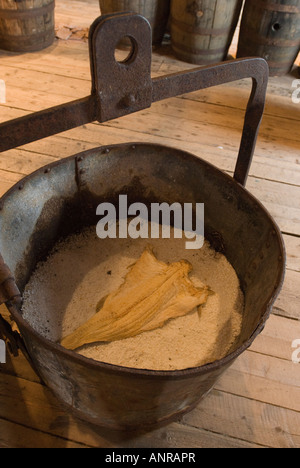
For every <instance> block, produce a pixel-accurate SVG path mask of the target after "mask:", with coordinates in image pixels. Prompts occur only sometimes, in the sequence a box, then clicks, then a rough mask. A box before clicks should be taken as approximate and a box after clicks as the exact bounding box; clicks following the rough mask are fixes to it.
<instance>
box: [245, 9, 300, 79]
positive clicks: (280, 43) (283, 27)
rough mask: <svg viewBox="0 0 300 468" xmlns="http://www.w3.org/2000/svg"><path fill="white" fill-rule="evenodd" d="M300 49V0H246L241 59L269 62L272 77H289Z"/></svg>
mask: <svg viewBox="0 0 300 468" xmlns="http://www.w3.org/2000/svg"><path fill="white" fill-rule="evenodd" d="M299 46H300V0H277V1H275V0H270V1H269V0H246V3H245V8H244V12H243V16H242V22H241V30H240V36H239V42H238V52H237V56H238V57H249V56H259V57H263V58H264V59H266V60H267V62H268V64H269V67H270V75H271V76H280V75H284V74H287V73H288V72H289V71H290V70H291V68H292V66H293V64H294V62H295V60H296V57H297V55H298V50H299Z"/></svg>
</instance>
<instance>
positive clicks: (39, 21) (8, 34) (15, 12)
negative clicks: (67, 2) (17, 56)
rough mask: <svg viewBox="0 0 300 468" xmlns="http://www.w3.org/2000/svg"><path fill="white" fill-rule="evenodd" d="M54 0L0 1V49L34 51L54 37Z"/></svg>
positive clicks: (47, 44)
mask: <svg viewBox="0 0 300 468" xmlns="http://www.w3.org/2000/svg"><path fill="white" fill-rule="evenodd" d="M54 7H55V3H54V0H0V49H5V50H10V51H13V52H33V51H37V50H42V49H44V48H46V47H48V46H50V45H51V44H52V43H53V41H54V37H55V29H54Z"/></svg>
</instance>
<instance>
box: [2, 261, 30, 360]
mask: <svg viewBox="0 0 300 468" xmlns="http://www.w3.org/2000/svg"><path fill="white" fill-rule="evenodd" d="M2 304H6V305H7V306H8V307H16V306H18V305H20V304H21V293H20V291H19V289H18V287H17V285H16V283H15V280H14V277H13V275H12V273H11V271H10V269H9V267H8V266H7V265H6V264H5V263H4V260H3V257H2V255H1V254H0V305H2ZM0 334H1V335H0V337H2V338H4V339H5V341H6V343H7V345H8V348H9V350H10V352H11V353H12V354H13V355H14V356H17V355H18V350H19V349H21V350H22V352H23V354H24V355H25V356H26V357H27V359H28V360H29V361H30V362H31V359H30V358H29V356H28V353H27V351H26V347H25V344H24V342H23V339H22V337H21V335H20V334H19V333H18V332H17V331H13V329H12V327H11V325H10V324H9V323H8V322H7V321H6V320H5V319H4V318H3V317H2V316H1V314H0Z"/></svg>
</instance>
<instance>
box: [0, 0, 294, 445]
mask: <svg viewBox="0 0 300 468" xmlns="http://www.w3.org/2000/svg"><path fill="white" fill-rule="evenodd" d="M99 13H100V12H99V5H98V0H88V1H83V0H81V1H80V0H57V6H56V25H57V29H58V30H59V31H60V35H61V34H62V27H63V26H68V27H69V30H70V31H71V32H72V30H73V35H72V36H71V37H70V38H69V39H68V40H62V39H59V40H58V39H57V40H56V42H55V44H54V45H53V46H52V47H50V48H49V49H47V50H45V51H42V52H38V53H33V54H24V55H19V54H12V53H8V52H4V51H0V79H2V80H4V81H5V82H6V88H7V94H6V104H2V105H0V122H2V121H5V120H8V119H11V118H15V117H19V116H22V115H26V114H28V113H30V112H32V111H37V110H41V109H44V108H47V107H50V106H54V105H56V104H61V103H65V102H68V101H70V100H73V99H76V98H80V97H84V96H86V95H87V94H89V92H90V76H89V58H88V46H87V42H86V40H85V38H84V34H82V35H81V37H80V34H79V36H78V34H77V35H76V34H74V31H75V29H77V30H78V29H80V28H81V29H82V28H83V29H84V28H88V26H89V25H90V24H91V23H92V21H93V20H94V19H95V18H96V17H97V16H99ZM72 28H73V29H72ZM235 43H236V42H235ZM235 43H234V44H235ZM234 44H233V46H232V50H231V53H232V54H233V56H234V53H235V45H234ZM298 62H299V60H298ZM191 67H192V65H189V64H186V63H184V62H180V61H177V60H175V58H174V57H173V55H172V52H171V50H170V47H169V46H168V45H165V46H164V47H162V48H160V49H158V50H156V51H154V53H153V63H152V74H153V76H157V75H163V74H167V73H171V72H174V71H179V70H184V69H188V68H191ZM296 79H300V76H299V75H297V71H296V68H295V69H294V71H293V72H292V73H291V74H290V75H288V76H285V77H282V78H271V79H270V83H269V89H268V97H267V106H266V112H265V116H264V119H263V124H262V128H261V132H260V136H259V139H258V144H257V148H256V153H255V158H254V161H253V165H252V168H251V172H250V177H249V180H248V183H247V188H248V189H249V190H250V191H251V192H252V193H253V194H254V195H255V196H256V197H257V198H258V199H259V200H260V201H261V202H262V203H263V204H264V205H265V206H266V208H267V209H268V210H269V212H270V213H271V214H272V216H273V217H274V219H275V220H276V221H277V223H278V225H279V226H280V229H281V230H282V232H283V235H284V240H285V243H286V249H287V271H286V280H285V283H284V286H283V289H282V292H281V294H280V296H279V298H278V300H277V301H276V304H275V307H274V309H273V313H272V316H271V318H270V319H269V321H268V322H267V326H266V328H265V330H264V332H263V333H262V335H261V336H259V338H257V339H256V341H255V342H254V344H253V346H252V347H251V348H250V350H248V351H246V352H245V353H243V354H242V355H241V356H240V358H239V359H238V360H237V361H236V362H235V364H234V365H233V366H232V367H231V368H230V369H229V370H228V371H227V372H226V373H225V374H224V376H223V377H222V378H221V380H220V381H219V382H218V384H217V385H216V387H215V389H214V390H213V391H212V393H211V394H210V395H209V396H208V397H207V398H206V399H205V400H204V401H203V402H201V403H200V404H199V405H198V407H197V408H196V409H195V410H194V411H192V412H191V413H189V414H187V415H185V416H184V417H182V418H180V419H178V421H176V422H175V423H172V424H170V425H169V426H167V427H165V428H163V429H159V430H156V431H153V432H150V433H146V434H134V435H132V434H131V435H128V434H127V435H126V436H125V435H120V434H115V433H110V432H108V431H103V430H101V429H99V428H95V427H92V426H90V425H88V424H86V423H84V422H82V421H79V420H78V419H77V418H76V417H74V416H73V415H72V414H70V413H66V412H65V410H64V408H63V407H62V406H61V404H60V403H59V402H58V401H57V400H56V399H55V398H54V397H53V396H52V394H51V393H50V391H49V390H48V389H47V388H45V387H44V386H43V385H42V384H41V382H40V380H39V378H38V377H37V375H36V374H35V373H34V372H33V371H32V370H31V368H30V366H29V365H28V363H27V361H26V360H25V358H24V357H23V356H22V355H20V356H19V357H17V358H12V357H11V356H8V360H7V363H6V364H0V447H9V448H15V447H26V448H30V447H34V448H44V447H52V448H54V447H55V448H73V447H106V448H112V447H130V448H133V447H151V448H162V447H169V448H176V447H178V448H200V447H213V448H223V447H225V448H242V447H243V448H260V447H261V448H263V447H274V448H296V447H297V448H299V447H300V364H295V363H293V362H292V353H293V351H295V350H294V349H293V348H292V343H293V342H294V340H296V339H300V309H299V298H300V249H299V247H300V132H299V128H300V104H296V103H293V101H292V92H293V91H295V88H293V82H294V80H296ZM249 89H250V88H249V82H248V80H245V81H241V82H237V83H232V84H227V85H222V86H219V87H218V88H211V89H207V90H205V91H201V92H197V93H193V94H191V95H188V96H182V97H178V98H175V99H170V100H168V101H165V102H162V103H158V104H155V105H153V107H152V108H151V109H149V110H146V111H143V112H141V113H139V114H136V115H132V116H128V117H126V118H122V119H119V120H117V121H113V122H108V123H106V124H105V125H99V124H90V125H86V126H83V127H80V128H78V129H75V130H71V131H68V132H65V133H64V134H61V135H58V136H55V137H51V138H47V139H45V140H43V141H40V142H36V143H32V144H30V145H26V146H24V147H22V148H18V149H14V150H11V151H7V152H6V153H2V154H0V194H3V193H5V192H6V191H7V189H8V188H9V187H11V186H12V185H13V184H14V183H16V182H17V181H18V180H19V179H21V178H22V177H23V176H24V175H26V174H29V173H31V172H32V171H33V170H35V169H37V168H39V167H41V166H43V165H45V164H48V163H50V162H52V161H55V160H57V159H60V158H62V157H65V156H69V155H72V154H75V153H78V152H80V151H82V150H86V149H89V148H92V147H95V146H99V145H106V144H113V143H116V142H119V143H120V142H128V141H150V142H156V143H162V144H167V145H170V146H174V147H178V148H182V149H185V150H188V151H190V152H192V153H194V154H197V155H199V156H201V157H202V158H204V159H206V160H208V161H209V162H211V163H213V164H215V165H216V166H218V167H219V168H220V169H222V170H224V171H226V172H228V173H230V174H232V171H233V168H234V163H235V159H236V156H237V149H238V145H239V140H240V135H241V129H242V119H243V115H244V109H245V105H246V102H247V99H248V96H249ZM0 310H1V313H2V314H3V315H4V316H5V317H7V313H6V310H5V308H4V307H3V306H2V307H1V309H0ZM298 356H299V357H300V352H299V354H298Z"/></svg>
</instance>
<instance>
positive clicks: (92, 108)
mask: <svg viewBox="0 0 300 468" xmlns="http://www.w3.org/2000/svg"><path fill="white" fill-rule="evenodd" d="M124 37H129V38H130V40H131V46H132V48H131V52H130V54H129V56H128V58H127V59H126V60H125V61H123V62H118V61H117V60H116V59H115V50H116V47H117V45H118V43H119V41H120V40H121V39H122V38H124ZM103 44H105V47H103ZM89 47H90V65H91V75H92V91H91V95H90V96H87V97H85V98H83V99H79V100H77V101H73V102H70V103H67V104H62V105H61V106H57V107H53V108H51V109H47V110H44V111H41V112H37V113H34V114H32V115H28V116H25V117H22V118H20V119H15V120H12V121H10V122H5V123H2V124H0V152H2V151H6V150H8V149H11V148H15V147H18V146H21V145H24V144H27V143H30V142H33V141H36V140H39V139H42V138H45V137H48V136H51V135H55V134H57V133H61V132H64V131H66V130H69V129H71V128H75V127H78V126H80V125H83V124H86V123H90V122H94V121H98V122H100V123H102V122H106V121H108V120H112V119H115V118H118V117H121V116H124V115H128V114H131V113H133V112H137V111H139V110H142V109H146V108H148V107H151V104H152V103H153V102H156V101H159V100H162V99H166V98H170V97H175V96H179V95H182V94H186V93H190V92H193V91H197V90H200V89H205V88H208V87H212V86H217V85H220V84H222V83H228V82H232V81H237V80H241V79H243V78H252V81H253V85H252V92H251V96H250V99H249V103H248V106H247V110H246V115H245V122H244V129H243V134H242V140H241V145H240V150H239V154H238V160H237V164H236V168H235V172H234V178H235V180H236V181H237V182H239V183H240V184H242V185H245V183H246V180H247V176H248V173H249V169H250V165H251V162H252V158H253V153H254V149H255V145H256V140H257V135H258V131H259V127H260V123H261V120H262V116H263V112H264V107H265V98H266V91H267V85H268V77H269V68H268V64H267V62H266V61H265V60H264V59H262V58H246V59H240V60H232V61H228V62H224V63H220V64H217V65H212V66H208V67H201V68H195V69H193V70H191V71H186V72H180V73H176V74H170V75H167V76H163V77H159V78H154V79H153V80H152V79H151V52H152V48H151V27H150V24H149V22H148V21H147V20H146V19H145V18H144V17H142V16H140V15H137V14H134V13H117V14H114V15H106V16H101V17H99V18H97V20H96V21H95V22H94V23H93V25H92V26H91V28H90V36H89Z"/></svg>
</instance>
